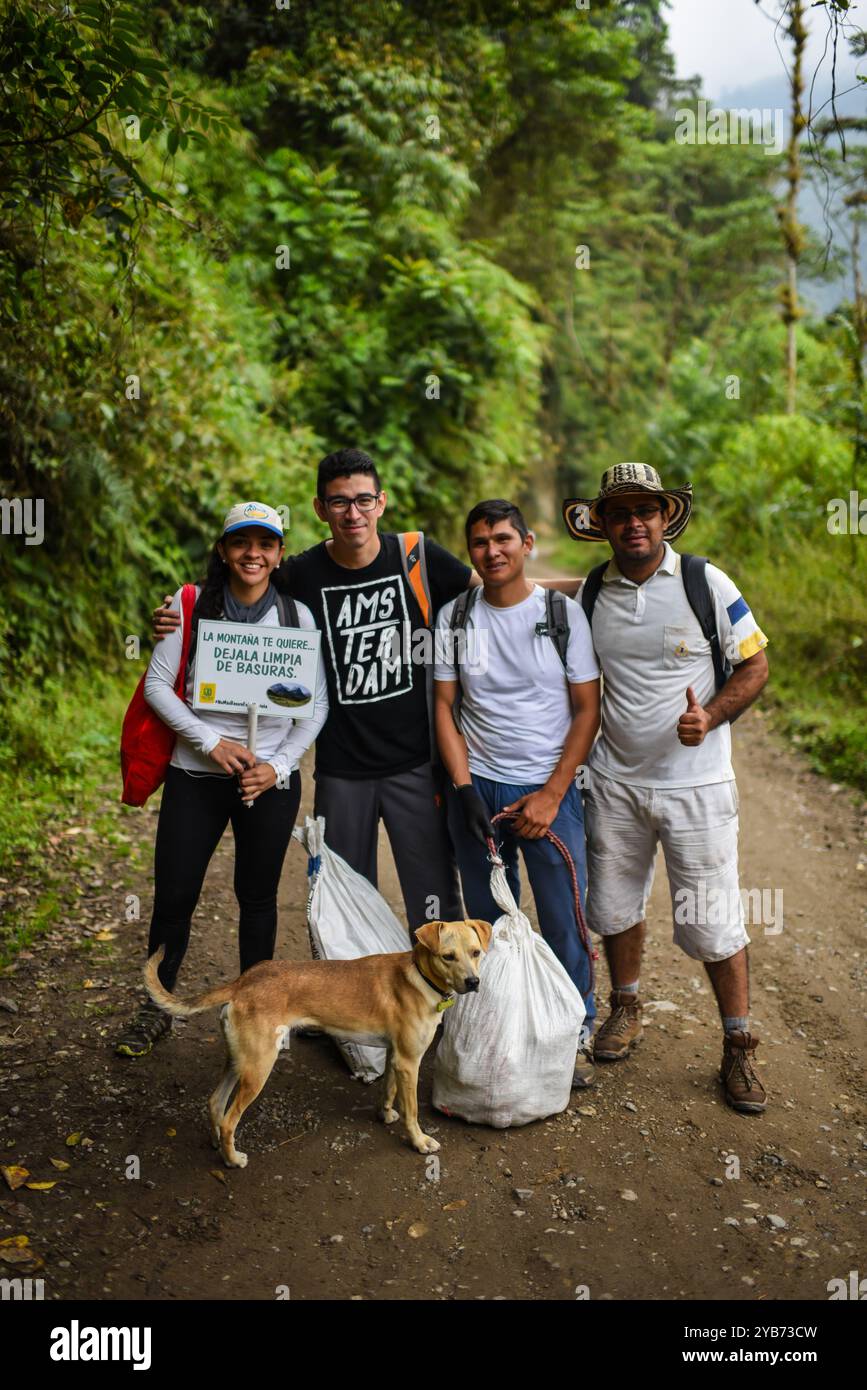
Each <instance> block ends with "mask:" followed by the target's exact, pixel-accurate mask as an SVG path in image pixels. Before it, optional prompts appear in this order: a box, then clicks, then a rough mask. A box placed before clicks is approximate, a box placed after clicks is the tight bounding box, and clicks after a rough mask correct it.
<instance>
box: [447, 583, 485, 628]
mask: <svg viewBox="0 0 867 1390" xmlns="http://www.w3.org/2000/svg"><path fill="white" fill-rule="evenodd" d="M481 587H482V586H481V584H471V585H470V587H469V588H468V589H464V592H463V593H462V594H458V596H457V598H456V599H455V606H454V608H453V609H452V616H451V618H450V619H449V628H450V630H451V631H452V632H464V631H465V630H466V626H467V618H468V616H469V613H470V610H471V608H472V606H473V604H474V603H475V601H476V599H477V598H478V596H479V591H480V589H481Z"/></svg>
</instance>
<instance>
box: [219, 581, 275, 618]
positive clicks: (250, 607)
mask: <svg viewBox="0 0 867 1390" xmlns="http://www.w3.org/2000/svg"><path fill="white" fill-rule="evenodd" d="M276 602H277V590H276V589H275V587H274V583H273V581H271V582H269V584H268V587H267V589H266V590H265V592H264V594H263V595H262V597H261V598H260V599H257V600H256V602H255V603H241V602H240V601H239V600H238V599H236V598H235V595H234V594H233V593H232V590H231V589H230V588H229V586H228V584H225V585H224V586H223V617H224V618H225V619H226V621H227V622H230V623H260V622H261V621H262V619H263V618H264V616H265V614H266V613H267V612H268V609H269V608H273V607H274V604H275V603H276Z"/></svg>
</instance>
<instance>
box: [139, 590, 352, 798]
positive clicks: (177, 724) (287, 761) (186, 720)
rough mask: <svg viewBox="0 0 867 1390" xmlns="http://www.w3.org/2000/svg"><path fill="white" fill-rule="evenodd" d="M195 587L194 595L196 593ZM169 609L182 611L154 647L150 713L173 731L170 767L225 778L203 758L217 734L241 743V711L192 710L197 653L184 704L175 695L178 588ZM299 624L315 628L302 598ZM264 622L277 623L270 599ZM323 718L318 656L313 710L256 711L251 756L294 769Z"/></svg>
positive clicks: (282, 772) (284, 772)
mask: <svg viewBox="0 0 867 1390" xmlns="http://www.w3.org/2000/svg"><path fill="white" fill-rule="evenodd" d="M198 592H199V590H198V588H197V589H196V594H197V596H198ZM171 606H172V608H173V609H176V610H177V611H178V612H179V613H180V615H181V621H180V624H179V626H178V627H176V628H175V630H174V631H173V632H172V633H170V634H169V636H168V637H164V638H163V640H162V641H161V642H159V643H158V644H157V646H156V647H155V648H154V652H153V655H152V657H151V659H150V664H149V666H148V670H147V675H146V677H145V687H144V697H145V699H146V701H147V703H148V704H149V705H150V707H151V709H152V710H153V711H154V713H155V714H158V715H159V717H160V719H161V720H162V721H163V723H164V724H168V726H169V728H170V729H174V731H175V733H176V734H177V736H178V737H177V740H176V742H175V751H174V753H173V754H172V767H180V768H183V769H184V770H185V771H186V772H209V773H212V774H215V775H217V776H223V777H229V776H231V775H232V774H231V773H227V772H225V773H224V772H223V771H222V769H221V768H220V767H219V766H218V765H217V763H215V762H214V760H213V759H212V758H209V757H208V754H209V753H210V751H211V749H212V748H216V746H217V744H218V743H219V742H220V739H221V738H230V739H232V740H234V742H235V743H242V744H245V745H246V742H247V716H246V714H229V713H228V712H227V711H225V710H194V709H192V708H191V705H192V699H193V691H194V689H195V680H196V658H195V653H193V659H192V661H191V662H190V663H189V666H188V668H187V682H186V697H187V700H188V701H190V704H185V703H184V701H183V700H181V699H180V697H179V696H177V695H176V694H175V682H176V680H177V677H178V667H179V666H180V663H181V647H182V643H183V633H184V613H183V607H182V604H181V590H180V589H178V591H177V593H176V594H175V596H174V598H173V599H172V605H171ZM296 607H297V609H298V623H299V626H301V627H303V628H314V629H315V627H316V624H315V622H314V621H313V614H312V613H311V612H310V609H309V608H307V607H306V606H305V605H304V604H303V603H296ZM260 622H261V624H263V625H265V626H267V627H279V625H280V615H279V612H278V609H277V605H276V604H274V605H273V606H272V607H271V608H269V609H268V611H267V613H265V615H264V616H263V617H262V619H261V620H260ZM327 717H328V686H327V684H326V680H325V671H324V663H323V662H322V660H321V659H320V662H319V667H318V670H317V673H316V699H315V705H314V713H313V715H312V716H311V718H310V719H300V720H294V719H286V718H277V717H275V716H273V715H267V714H260V716H259V723H258V729H257V740H256V758H257V761H258V762H260V763H270V764H271V766H272V767H273V769H274V771H275V772H276V773H277V775H278V777H279V776H284V777H287V778H288V776H289V773H290V772H294V771H295V769H296V768H297V766H298V764H299V762H300V760H301V758H302V756H303V755H304V754H305V753H306V752H307V749H308V748H309V747H310V745H311V744H312V743H313V741H314V739H315V738H316V736H317V734H318V733H319V730H320V729H321V728H322V725H323V724H324V723H325V720H326V718H327Z"/></svg>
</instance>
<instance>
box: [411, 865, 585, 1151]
mask: <svg viewBox="0 0 867 1390" xmlns="http://www.w3.org/2000/svg"><path fill="white" fill-rule="evenodd" d="M491 892H492V894H493V897H494V901H495V902H496V903H497V905H498V906H499V907H501V908H502V909H503V916H502V917H499V918H498V919H497V921H496V922H495V923H494V933H493V937H492V939H491V944H490V946H489V948H488V951H487V954H486V955H485V956H484V957H483V965H482V968H481V970H480V976H481V979H480V983H479V992H478V994H465V995H461V996H459V998H458V999H457V1001H456V1003H455V1004H454V1005H453V1006H452V1008H450V1009H448V1010H447V1011H446V1013H445V1015H444V1019H443V1036H442V1040H441V1042H440V1045H439V1049H438V1051H437V1054H436V1062H435V1064H434V1083H433V1103H434V1105H435V1106H436V1107H437V1109H439V1110H443V1111H444V1112H445V1113H446V1114H447V1115H459V1116H460V1117H461V1118H462V1119H464V1120H470V1121H472V1122H473V1123H474V1124H485V1125H493V1126H494V1128H495V1129H506V1128H507V1127H508V1126H509V1125H525V1124H528V1123H529V1122H530V1121H531V1120H543V1119H544V1118H545V1117H546V1116H547V1115H557V1114H559V1113H560V1111H561V1110H565V1109H566V1106H567V1105H568V1104H569V1097H570V1092H571V1085H572V1076H573V1073H574V1070H575V1054H576V1052H577V1050H578V1041H579V1034H580V1032H581V1025H582V1024H583V1022H584V1014H585V1008H584V1001H583V999H582V998H581V994H580V993H579V991H578V990H577V989H576V988H575V985H574V984H573V983H572V981H571V980H570V978H569V976H568V975H567V974H566V971H565V970H564V969H563V966H562V965H561V964H560V962H559V961H558V959H557V957H556V956H555V955H554V952H553V951H552V950H551V947H550V946H549V945H548V943H547V941H545V939H544V938H543V937H542V936H540V935H539V933H538V932H534V931H533V928H532V927H531V926H530V923H529V922H528V920H527V918H526V917H525V916H524V914H523V912H521V911H520V910H519V909H518V907H517V905H516V903H515V899H514V898H513V897H512V893H511V890H510V888H509V885H508V882H507V881H506V872H505V869H504V868H503V867H502V866H497V867H495V868H494V870H493V872H492V874H491Z"/></svg>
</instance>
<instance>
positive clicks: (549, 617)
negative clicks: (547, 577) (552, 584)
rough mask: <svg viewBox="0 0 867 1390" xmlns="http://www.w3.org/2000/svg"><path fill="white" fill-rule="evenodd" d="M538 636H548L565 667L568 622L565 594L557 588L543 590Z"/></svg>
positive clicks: (537, 627) (537, 628)
mask: <svg viewBox="0 0 867 1390" xmlns="http://www.w3.org/2000/svg"><path fill="white" fill-rule="evenodd" d="M536 632H537V634H538V635H539V636H540V637H550V638H551V641H552V642H553V643H554V646H555V648H556V650H557V655H558V656H559V658H560V661H561V662H562V665H563V670H564V671H565V669H566V652H567V649H568V646H569V623H568V621H567V618H566V595H565V594H561V593H560V591H559V589H546V590H545V621H544V623H537V624H536Z"/></svg>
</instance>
